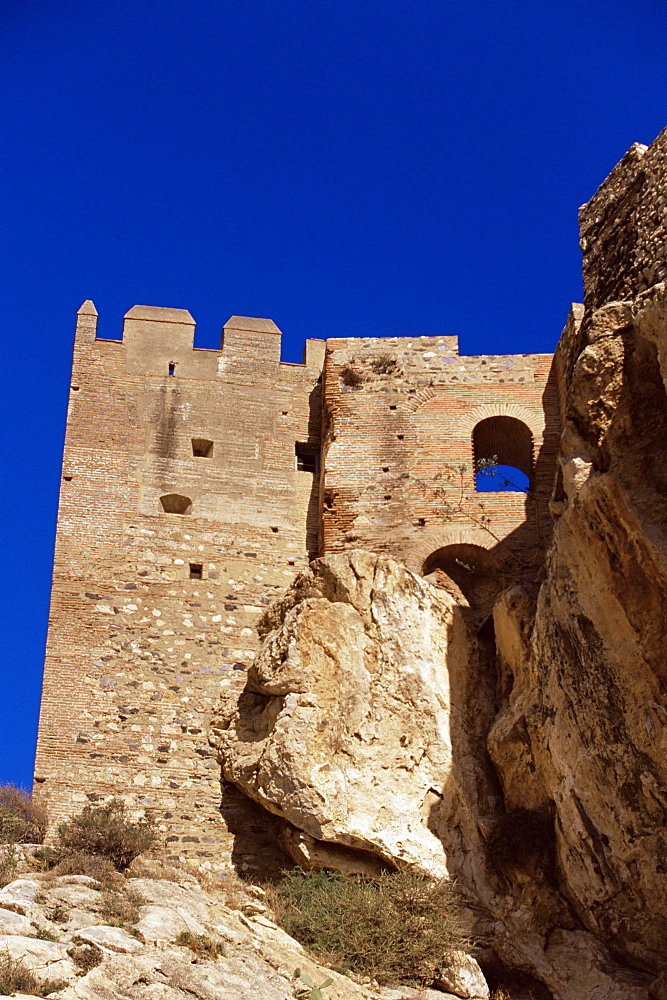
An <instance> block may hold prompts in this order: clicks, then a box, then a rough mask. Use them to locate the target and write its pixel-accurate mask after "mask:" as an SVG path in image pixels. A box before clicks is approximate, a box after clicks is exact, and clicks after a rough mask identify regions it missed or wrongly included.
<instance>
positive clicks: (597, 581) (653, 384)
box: [489, 286, 667, 997]
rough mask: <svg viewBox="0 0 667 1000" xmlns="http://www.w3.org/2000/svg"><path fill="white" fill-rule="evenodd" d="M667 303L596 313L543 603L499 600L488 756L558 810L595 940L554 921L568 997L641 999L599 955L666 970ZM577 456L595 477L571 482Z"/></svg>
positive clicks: (558, 837)
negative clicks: (496, 685) (499, 701)
mask: <svg viewBox="0 0 667 1000" xmlns="http://www.w3.org/2000/svg"><path fill="white" fill-rule="evenodd" d="M666 306H667V290H666V289H665V287H664V286H654V287H653V288H652V289H651V290H650V292H647V293H644V294H643V295H642V296H640V298H639V299H638V300H637V301H636V302H634V303H632V302H627V303H607V304H605V305H604V306H603V307H602V308H600V309H599V310H597V312H595V313H592V314H591V313H588V314H587V315H586V316H585V318H584V322H583V325H582V329H583V331H584V339H583V342H582V345H581V346H582V350H581V353H580V354H579V356H578V358H577V359H576V361H575V363H574V364H573V365H572V368H571V371H570V374H569V377H568V381H567V384H566V389H567V392H566V399H567V424H566V430H565V433H564V436H563V442H562V452H561V459H560V461H561V465H562V468H563V485H564V488H565V492H566V493H567V502H566V504H565V508H564V511H563V513H562V515H561V516H560V517H559V519H558V522H557V524H556V527H555V532H554V539H553V543H552V547H551V550H550V552H549V555H548V559H547V564H546V570H545V581H544V583H543V584H542V587H541V589H540V593H539V599H538V601H537V605H536V607H533V608H532V609H531V608H530V607H529V604H530V602H529V601H527V600H523V601H522V600H521V599H520V598H519V599H514V597H513V596H512V595H511V594H505V595H503V598H502V599H501V601H500V602H499V604H498V605H497V607H496V615H495V617H496V637H497V642H498V651H499V657H500V661H501V663H502V670H503V671H505V672H506V673H507V674H508V675H510V676H511V684H510V685H509V687H511V693H510V696H509V698H508V700H507V702H506V704H505V705H503V706H502V709H501V712H500V713H499V715H498V717H497V719H496V721H495V723H494V726H493V728H492V730H491V733H490V736H489V749H490V753H491V756H492V759H493V761H494V764H495V765H496V768H497V771H498V773H499V776H500V780H501V782H502V785H503V791H504V795H505V800H506V805H507V807H508V808H509V809H515V810H519V811H520V810H522V809H523V810H528V811H534V812H541V814H542V815H543V816H544V817H549V824H550V825H551V835H550V836H551V839H552V841H553V847H552V849H551V850H552V855H551V857H552V862H551V864H552V872H553V877H554V878H557V880H558V882H559V886H560V889H561V891H562V893H563V895H564V896H565V898H566V899H567V901H568V902H569V904H570V905H571V907H572V909H573V911H574V914H575V916H576V919H577V921H579V922H580V923H581V924H582V925H583V926H584V927H585V928H586V931H587V932H589V933H588V934H585V933H584V932H582V931H577V930H575V927H574V926H572V927H570V928H569V929H568V928H567V926H565V925H564V924H563V923H561V926H560V928H558V929H556V930H553V932H552V933H551V934H550V935H549V937H548V938H547V939H545V945H546V946H545V951H544V956H545V958H546V959H547V960H548V961H549V962H550V963H551V964H552V965H553V966H554V967H557V968H558V969H559V973H558V976H557V979H558V980H559V985H558V987H557V989H558V990H560V991H561V992H563V993H565V994H566V993H567V991H568V990H569V991H571V992H572V991H574V990H575V989H578V990H580V991H581V994H580V995H582V996H589V995H590V996H594V995H598V994H599V995H601V996H602V995H604V996H605V997H609V996H619V997H623V996H641V997H646V996H647V992H646V990H647V986H646V979H645V977H643V974H640V973H630V972H629V971H628V972H626V973H623V972H622V971H619V969H618V966H617V968H616V971H615V972H614V973H613V974H608V972H607V971H606V970H608V969H610V968H611V967H610V966H609V965H608V959H609V956H608V952H607V953H606V958H603V957H602V952H601V951H600V948H601V947H602V946H603V945H606V946H607V947H608V948H611V949H613V951H614V952H615V953H616V955H617V956H619V955H620V956H623V957H624V958H625V960H626V961H627V962H628V964H629V965H632V966H635V967H636V968H643V969H645V970H650V971H652V973H653V977H654V978H655V976H656V975H657V974H658V973H659V972H660V971H661V970H662V969H663V968H664V958H665V937H666V934H667V865H666V864H665V858H667V835H666V833H665V830H666V829H667V755H666V753H665V748H666V747H667V710H666V709H665V691H666V690H667V667H666V663H667V661H666V659H665V648H667V500H666V499H665V498H666V497H667V396H666V394H665V384H666V383H667V368H666V364H667V360H666V358H667V356H666V354H665V345H667V307H666ZM582 455H583V456H584V457H585V462H586V463H587V471H586V474H585V475H581V476H579V475H571V476H566V468H567V466H568V463H571V462H575V463H576V462H577V461H580V459H581V456H582ZM515 596H516V595H515ZM596 949H597V950H596ZM584 951H585V952H586V953H587V956H588V957H587V958H586V960H585V961H583V960H577V957H576V956H577V953H579V954H583V952H584ZM596 955H597V957H596ZM568 970H569V972H568ZM584 970H587V971H586V972H585V973H584ZM568 975H570V977H571V978H570V979H569V980H568ZM624 976H625V977H626V978H625V979H624ZM628 977H629V978H628ZM550 986H551V987H552V989H553V988H554V986H553V983H551V982H550ZM656 988H657V987H656ZM596 991H597V992H596ZM654 992H655V991H654Z"/></svg>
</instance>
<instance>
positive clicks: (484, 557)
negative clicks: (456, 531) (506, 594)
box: [422, 542, 503, 613]
mask: <svg viewBox="0 0 667 1000" xmlns="http://www.w3.org/2000/svg"><path fill="white" fill-rule="evenodd" d="M436 570H441V571H442V572H443V573H446V574H447V576H448V577H449V578H450V580H453V581H454V583H455V584H456V585H457V587H458V588H459V590H460V591H461V593H462V594H463V596H464V597H465V599H466V600H467V602H468V604H469V605H470V606H471V607H473V608H475V609H476V610H478V611H480V612H483V613H485V612H489V611H490V610H491V608H492V607H493V603H494V601H495V599H496V597H497V596H498V594H499V593H500V591H501V590H502V587H503V580H502V572H501V568H500V563H499V562H498V560H497V559H496V557H495V556H494V555H493V553H491V552H489V551H488V549H484V548H482V546H481V545H472V544H470V543H466V542H460V543H458V544H455V545H445V546H443V547H442V548H440V549H436V551H435V552H432V553H431V555H430V556H429V557H428V558H427V559H426V560H425V562H424V566H423V569H422V573H423V575H424V576H428V575H429V573H433V572H435V571H436Z"/></svg>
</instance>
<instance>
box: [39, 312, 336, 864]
mask: <svg viewBox="0 0 667 1000" xmlns="http://www.w3.org/2000/svg"><path fill="white" fill-rule="evenodd" d="M96 322H97V314H96V311H95V308H94V306H93V305H92V303H86V304H84V306H83V307H82V309H81V311H80V313H79V317H78V324H77V332H76V340H75V349H74V363H73V373H72V386H71V394H70V403H69V413H68V423H67V437H66V444H65V452H64V459H63V481H62V489H61V497H60V508H59V517H58V530H57V542H56V553H55V565H54V576H53V590H52V599H51V614H50V621H49V635H48V644H47V654H46V665H45V673H44V688H43V698H42V708H41V717H40V726H39V741H38V749H37V759H36V766H35V782H36V789H37V790H38V792H39V794H40V795H42V796H44V797H45V798H46V799H47V800H48V802H49V806H50V812H51V815H52V817H53V818H54V819H55V820H58V819H60V818H62V817H63V816H65V815H68V814H70V813H72V812H75V811H78V810H79V809H80V808H81V807H82V806H83V805H84V804H85V803H87V802H97V801H100V800H102V799H104V798H105V797H108V796H110V795H113V794H122V795H123V797H124V798H125V799H126V801H127V802H128V804H130V805H131V806H134V807H137V808H149V809H155V810H157V812H158V813H159V814H160V815H161V816H162V817H163V831H164V833H165V836H166V838H167V841H168V842H169V844H170V845H171V846H172V848H173V849H174V851H176V852H177V853H178V852H182V853H185V854H189V855H191V856H192V857H194V858H196V859H199V860H200V861H201V862H202V863H205V862H206V860H207V859H209V858H211V857H213V856H215V857H216V858H218V860H219V859H220V857H223V858H224V857H228V855H229V853H230V852H231V850H232V839H233V838H231V837H230V835H229V833H228V831H227V826H228V825H229V823H230V822H231V823H232V825H233V821H234V815H233V814H234V812H235V810H236V809H237V807H238V808H239V809H240V808H241V806H242V804H241V803H239V802H235V800H234V796H233V795H230V796H228V801H227V804H226V807H227V821H228V822H227V824H226V823H225V822H221V818H220V801H221V792H220V781H219V771H218V768H217V766H216V764H215V762H214V759H213V755H212V752H211V750H210V748H209V745H208V741H207V721H208V718H209V716H210V714H211V712H212V710H213V708H214V706H215V704H216V702H217V699H218V697H219V694H220V690H221V689H222V688H228V687H232V688H239V689H241V688H242V687H243V684H244V683H245V671H246V668H247V666H248V664H249V663H250V662H251V660H252V658H253V656H254V654H255V652H256V649H257V645H258V639H257V634H256V631H255V625H256V622H257V619H258V617H259V616H260V614H261V613H262V612H263V610H264V609H265V607H266V606H267V605H268V604H270V603H271V602H272V601H273V600H274V599H275V598H276V597H277V596H279V595H280V594H282V592H283V591H284V589H285V587H286V586H288V585H289V584H290V582H291V581H292V579H293V578H294V576H295V574H296V573H297V572H298V571H299V569H300V568H301V567H303V566H305V565H306V564H307V563H308V560H309V556H310V555H311V554H314V551H315V548H316V545H317V528H318V524H317V499H318V477H317V475H315V474H313V472H310V471H302V470H299V469H297V467H296V466H297V462H296V456H295V447H296V445H297V444H300V445H303V446H308V445H310V448H311V449H312V450H314V451H315V452H317V451H318V449H319V433H320V392H321V385H320V379H321V369H322V360H323V346H324V345H323V344H322V342H317V341H309V342H308V344H307V348H306V358H305V360H306V363H305V364H304V365H291V364H282V363H281V362H280V331H279V330H278V328H277V327H276V326H275V325H274V324H273V323H272V322H271V321H268V320H257V319H245V318H242V317H241V318H239V317H233V318H232V319H231V320H230V321H229V323H227V325H226V326H225V330H224V344H223V346H222V349H221V350H220V351H210V350H194V349H193V347H192V343H193V334H194V321H193V320H192V317H191V316H190V314H189V313H187V312H186V311H185V310H174V309H154V308H146V307H139V306H137V307H135V308H134V309H132V310H131V311H130V312H129V313H128V315H127V317H126V319H125V326H124V333H123V340H122V341H119V342H116V341H104V340H97V339H96V338H95V329H96ZM170 367H171V370H172V372H173V374H169V372H170ZM193 441H195V442H196V445H195V446H194V447H193ZM207 442H208V443H209V444H210V448H209V454H208V455H206V454H199V455H196V454H194V453H193V452H194V451H195V450H198V451H200V452H201V451H204V452H205V451H206V450H207V447H208V445H207ZM306 450H307V448H306ZM170 495H177V496H182V497H185V498H187V499H188V500H190V501H191V510H190V511H189V512H188V513H186V514H179V513H170V512H165V511H164V510H163V509H162V503H161V499H160V498H161V497H164V496H167V497H168V496H170ZM237 821H238V822H239V823H242V824H246V825H247V824H248V823H252V818H249V817H248V816H247V815H244V816H243V817H241V818H240V819H239V818H238V817H237Z"/></svg>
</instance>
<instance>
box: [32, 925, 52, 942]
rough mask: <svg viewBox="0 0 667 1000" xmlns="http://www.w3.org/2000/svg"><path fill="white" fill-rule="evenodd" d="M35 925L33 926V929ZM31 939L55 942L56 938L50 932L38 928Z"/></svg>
mask: <svg viewBox="0 0 667 1000" xmlns="http://www.w3.org/2000/svg"><path fill="white" fill-rule="evenodd" d="M34 926H35V925H34V924H33V927H34ZM31 937H34V938H37V940H38V941H57V940H58V938H57V936H56V935H55V934H53V933H52V932H51V931H47V930H46V928H44V927H39V928H38V929H37V930H36V931H35V933H34V934H32V935H31Z"/></svg>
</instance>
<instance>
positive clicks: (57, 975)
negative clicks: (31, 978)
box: [0, 934, 76, 980]
mask: <svg viewBox="0 0 667 1000" xmlns="http://www.w3.org/2000/svg"><path fill="white" fill-rule="evenodd" d="M0 952H6V953H7V954H8V955H9V956H10V957H11V958H13V959H14V960H16V959H20V960H21V961H22V962H23V964H24V965H25V966H26V967H27V968H28V969H30V971H31V972H33V973H34V974H35V976H37V977H38V978H39V979H68V980H69V979H74V977H75V976H76V969H75V968H74V965H73V964H72V962H71V961H70V958H69V956H68V954H67V947H66V946H65V945H64V944H56V943H55V942H53V941H39V940H37V939H36V938H31V937H22V936H19V935H14V934H11V935H10V934H0Z"/></svg>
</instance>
